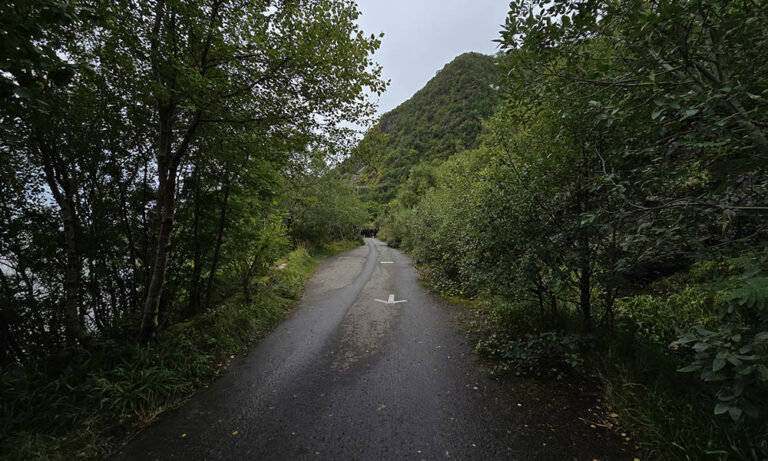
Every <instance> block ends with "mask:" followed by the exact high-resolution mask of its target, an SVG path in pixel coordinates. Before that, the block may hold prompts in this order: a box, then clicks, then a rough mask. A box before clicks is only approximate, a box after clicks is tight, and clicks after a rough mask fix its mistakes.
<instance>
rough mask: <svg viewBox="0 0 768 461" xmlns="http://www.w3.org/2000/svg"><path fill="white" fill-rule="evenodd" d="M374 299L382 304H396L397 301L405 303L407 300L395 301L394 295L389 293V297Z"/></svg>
mask: <svg viewBox="0 0 768 461" xmlns="http://www.w3.org/2000/svg"><path fill="white" fill-rule="evenodd" d="M376 301H378V302H380V303H384V304H397V303H407V302H408V300H406V299H401V300H399V301H395V295H389V299H388V300H386V301H384V300H383V299H376Z"/></svg>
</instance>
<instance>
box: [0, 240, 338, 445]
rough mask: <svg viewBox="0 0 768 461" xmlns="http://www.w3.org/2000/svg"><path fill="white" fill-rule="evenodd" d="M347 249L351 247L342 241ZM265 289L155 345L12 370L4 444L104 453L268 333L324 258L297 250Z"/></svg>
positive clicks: (98, 347)
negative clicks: (122, 432)
mask: <svg viewBox="0 0 768 461" xmlns="http://www.w3.org/2000/svg"><path fill="white" fill-rule="evenodd" d="M344 248H346V247H344ZM285 264H286V266H285V267H284V268H283V269H281V270H277V269H275V270H273V271H272V272H271V273H270V274H269V276H268V277H266V280H264V282H263V283H262V284H260V287H259V293H260V296H259V301H258V302H254V303H250V304H249V303H245V302H244V300H243V299H242V297H240V296H239V295H236V296H234V297H232V298H230V299H228V300H226V302H224V303H222V304H221V305H220V306H218V307H217V308H215V309H213V310H210V311H208V312H206V313H204V314H202V315H199V316H197V317H194V318H192V319H191V320H189V321H186V322H180V323H176V324H175V325H173V326H172V327H171V328H168V329H166V330H164V331H162V332H161V334H160V337H159V338H158V341H156V342H155V343H154V344H152V345H149V346H139V345H136V344H125V343H117V342H114V341H106V342H103V343H98V344H94V345H93V346H92V347H91V349H90V350H89V354H88V355H87V356H85V355H72V354H70V355H68V356H67V357H53V358H51V360H49V361H47V362H42V363H39V364H38V365H39V366H38V367H37V368H35V369H31V368H26V369H22V368H16V369H13V370H10V369H9V370H6V372H5V373H4V374H3V375H2V379H1V380H0V391H2V394H3V406H2V421H3V424H2V426H0V430H1V432H0V434H2V437H0V440H2V445H0V448H2V452H3V454H4V456H7V457H8V458H9V459H71V458H72V457H73V456H88V457H96V456H99V455H104V454H106V453H107V452H108V450H109V449H110V448H111V447H112V446H113V444H114V443H116V442H119V441H120V431H118V429H122V430H135V427H134V426H136V425H137V424H141V425H145V424H148V423H149V422H151V421H152V419H153V418H154V417H155V416H156V415H157V414H158V413H159V412H161V411H163V410H164V409H166V408H169V407H172V406H173V405H175V404H176V403H178V402H179V401H180V400H181V399H183V398H184V397H186V396H187V395H188V393H189V391H190V390H191V389H194V388H198V387H200V386H201V385H203V384H205V383H206V382H208V381H209V380H210V379H211V378H213V377H214V376H216V375H217V374H218V373H219V372H220V371H222V370H223V369H224V367H225V364H226V363H227V362H228V361H229V360H230V357H231V356H233V354H238V353H239V351H241V350H243V349H244V348H245V347H246V346H248V345H249V344H250V343H251V342H252V341H254V340H255V339H257V338H259V337H261V336H263V335H264V334H266V333H267V332H268V331H269V330H270V329H271V328H272V326H274V325H275V324H276V322H278V321H279V320H280V319H282V317H283V315H284V314H285V313H286V312H287V310H288V309H289V308H290V307H291V306H292V305H293V304H294V302H295V301H296V299H298V297H299V294H300V292H301V290H302V287H303V284H304V281H305V280H306V278H307V277H309V275H310V274H311V273H312V272H313V270H314V269H315V267H316V266H317V263H316V261H315V259H314V258H313V257H312V256H310V254H309V252H307V250H306V249H300V250H297V251H293V252H291V253H290V254H289V255H288V256H287V257H286V259H285Z"/></svg>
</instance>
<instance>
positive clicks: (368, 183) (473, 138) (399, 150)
mask: <svg viewBox="0 0 768 461" xmlns="http://www.w3.org/2000/svg"><path fill="white" fill-rule="evenodd" d="M497 81H498V78H497V69H496V66H495V60H494V58H493V57H492V56H486V55H483V54H479V53H465V54H462V55H460V56H458V57H457V58H456V59H454V60H453V61H452V62H450V63H449V64H447V65H446V66H445V67H444V68H443V69H442V70H440V71H438V72H437V75H435V77H434V78H432V80H430V81H429V82H428V83H427V84H426V86H424V88H422V89H421V90H419V91H418V92H417V93H416V94H414V95H413V97H412V98H411V99H409V100H408V101H406V102H404V103H403V104H401V105H400V106H398V107H397V108H395V109H394V110H392V111H390V112H388V113H386V114H384V115H382V117H381V119H380V121H379V123H378V125H376V126H375V127H374V128H373V129H372V130H371V131H370V132H369V133H367V135H366V136H365V138H364V139H363V141H362V142H361V143H360V145H359V147H358V148H357V150H356V152H355V153H354V154H353V156H352V158H351V159H350V161H349V165H350V166H351V167H352V169H353V170H354V172H355V173H358V174H356V175H355V176H354V179H355V184H356V185H357V186H358V188H359V190H360V191H361V195H362V196H363V198H364V199H366V200H375V201H377V202H380V203H385V202H387V201H389V200H391V199H392V198H394V196H395V195H396V189H397V186H398V185H400V184H402V183H404V182H405V181H406V180H407V179H408V175H409V173H410V171H411V169H412V168H413V167H414V166H416V165H418V164H419V163H421V162H432V161H436V160H437V161H440V160H445V159H447V158H448V157H450V156H451V155H453V154H455V153H456V152H460V151H462V150H465V149H474V148H476V147H477V145H478V142H477V135H478V134H479V133H480V130H481V128H482V121H483V120H484V119H485V118H487V117H488V116H490V115H491V114H492V113H493V110H494V107H495V106H496V104H497V103H498V101H499V100H500V97H499V92H498V87H497V86H496V83H497Z"/></svg>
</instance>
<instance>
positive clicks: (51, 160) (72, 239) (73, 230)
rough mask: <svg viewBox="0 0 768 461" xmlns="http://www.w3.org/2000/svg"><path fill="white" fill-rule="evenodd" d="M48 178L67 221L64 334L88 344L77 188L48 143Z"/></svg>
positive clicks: (41, 148) (44, 157)
mask: <svg viewBox="0 0 768 461" xmlns="http://www.w3.org/2000/svg"><path fill="white" fill-rule="evenodd" d="M39 152H40V155H41V157H42V160H43V170H44V172H45V180H46V182H47V183H48V187H49V188H50V189H51V194H52V195H53V198H54V200H56V204H57V205H58V206H59V212H60V213H61V220H62V223H63V224H64V245H65V248H66V269H65V275H64V298H65V300H64V333H65V335H66V338H67V343H68V344H69V345H72V344H74V343H75V342H80V343H81V344H85V343H86V342H87V341H88V334H87V332H86V330H85V328H84V326H83V321H82V318H81V313H80V269H81V268H80V253H79V251H78V228H79V226H78V220H77V212H76V210H75V201H74V191H73V185H72V183H71V179H70V177H69V172H68V171H67V169H66V167H65V166H63V165H62V162H60V161H58V160H59V159H57V158H55V155H56V154H55V153H53V152H51V151H49V149H48V146H45V145H42V144H41V145H40V146H39Z"/></svg>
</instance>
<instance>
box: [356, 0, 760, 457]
mask: <svg viewBox="0 0 768 461" xmlns="http://www.w3.org/2000/svg"><path fill="white" fill-rule="evenodd" d="M510 7H511V11H510V14H509V17H508V18H507V21H506V23H505V25H504V29H503V31H502V32H501V36H500V38H499V43H500V46H501V50H502V51H501V53H499V55H498V56H497V66H496V70H495V71H494V74H493V75H495V78H496V82H497V84H496V85H497V86H498V88H499V91H500V92H501V93H502V95H503V102H502V103H501V104H499V105H498V106H497V108H496V110H495V111H494V113H493V115H492V116H490V117H488V118H487V119H486V121H485V124H484V127H483V130H482V132H479V135H478V141H479V142H478V144H477V145H478V147H476V148H469V149H464V150H459V151H458V152H457V153H455V154H454V155H452V156H451V157H450V158H448V159H447V160H444V161H439V162H435V161H432V159H433V158H435V156H434V154H433V153H431V152H429V151H428V147H425V148H422V147H418V146H416V145H415V144H414V149H416V150H417V151H418V152H419V155H420V158H422V159H424V160H423V161H422V162H421V163H419V164H418V165H416V166H414V167H412V168H411V169H410V173H409V176H408V179H407V180H405V181H403V182H402V183H401V184H399V185H398V187H397V190H396V191H395V192H394V193H393V194H391V195H392V196H393V198H390V197H389V196H385V195H382V197H383V198H384V200H383V201H382V203H381V204H380V206H381V208H380V215H379V217H378V222H379V224H380V225H381V229H382V231H381V233H380V236H381V237H383V238H384V239H386V240H387V241H388V242H389V243H390V244H391V245H394V246H399V247H401V248H403V249H405V250H407V251H409V252H410V253H411V254H413V255H414V257H415V259H416V260H417V261H418V263H419V264H420V266H421V270H422V274H423V277H424V279H425V281H426V282H427V283H428V284H429V285H430V286H431V287H433V288H434V289H436V290H438V291H440V292H442V293H444V294H446V295H449V296H461V297H465V298H468V299H471V300H474V301H475V304H477V305H479V306H483V307H481V310H482V311H483V313H484V315H483V316H482V319H481V320H478V321H477V322H476V324H475V325H474V333H475V338H476V339H477V350H478V351H479V352H480V353H481V354H483V355H485V356H486V357H489V358H491V359H494V360H495V361H496V363H497V364H498V365H497V366H498V371H499V372H506V373H514V374H521V375H526V374H528V375H530V374H534V375H538V374H546V373H547V372H548V370H550V369H552V368H562V369H568V370H576V371H578V372H581V373H587V374H590V375H593V376H597V377H599V378H600V379H601V381H602V384H603V392H604V393H605V401H607V402H608V404H609V405H610V406H611V411H612V412H615V413H616V414H617V415H618V416H617V419H618V421H619V422H620V423H621V427H624V428H629V429H631V430H632V433H633V434H639V435H640V437H639V439H640V440H639V441H637V440H635V441H637V442H638V444H639V445H640V446H641V447H642V448H643V449H644V450H645V457H647V458H655V459H704V458H721V459H751V460H759V459H765V458H766V457H767V456H768V440H766V434H768V406H766V402H768V227H766V222H768V221H766V217H768V179H766V178H768V142H767V141H766V139H767V138H766V123H767V122H768V118H767V117H766V114H768V100H766V97H768V81H767V80H766V78H767V77H768V57H767V56H766V55H765V53H762V52H761V51H759V50H760V46H762V45H764V44H766V43H768V35H767V34H766V30H768V17H766V11H768V10H767V9H766V8H767V6H766V5H765V4H764V3H763V2H757V3H754V2H753V3H736V2H720V1H704V2H652V3H648V2H611V1H598V2H589V3H579V2H567V1H554V2H549V1H548V2H544V1H536V0H520V1H513V2H512V3H511V6H510ZM443 72H445V71H443ZM440 78H444V76H441V75H438V76H437V77H436V79H440ZM475 81H482V79H480V78H476V79H475ZM432 84H433V83H430V85H432ZM454 109H455V108H454ZM398 110H401V109H400V108H398V109H396V111H398ZM452 116H453V117H455V118H459V117H463V116H467V114H454V115H452ZM384 128H385V127H381V130H380V131H384ZM414 130H416V129H415V128H414ZM376 136H379V132H375V131H374V132H373V134H372V135H371V137H369V138H368V142H369V143H375V142H376ZM391 136H393V137H394V136H398V135H397V134H392V135H391ZM446 136H450V134H449V135H446ZM393 143H396V142H394V141H391V140H390V141H388V144H382V146H384V147H383V148H386V146H387V145H389V144H393ZM433 144H438V145H439V144H440V143H433ZM364 147H365V149H366V150H364V153H367V152H370V151H372V150H373V151H375V149H371V147H370V145H364ZM421 149H425V150H423V151H422V150H421ZM383 158H386V156H384V157H383ZM353 160H354V157H353ZM365 160H366V161H369V162H370V159H369V158H367V157H366V158H365ZM374 163H375V161H374ZM361 180H362V181H364V180H365V178H361Z"/></svg>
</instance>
